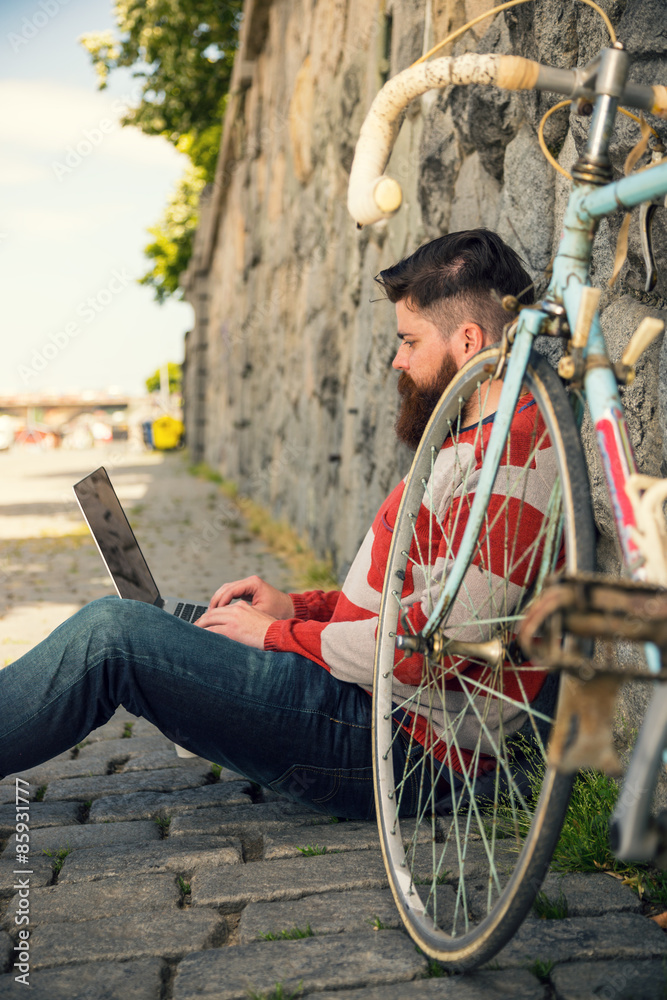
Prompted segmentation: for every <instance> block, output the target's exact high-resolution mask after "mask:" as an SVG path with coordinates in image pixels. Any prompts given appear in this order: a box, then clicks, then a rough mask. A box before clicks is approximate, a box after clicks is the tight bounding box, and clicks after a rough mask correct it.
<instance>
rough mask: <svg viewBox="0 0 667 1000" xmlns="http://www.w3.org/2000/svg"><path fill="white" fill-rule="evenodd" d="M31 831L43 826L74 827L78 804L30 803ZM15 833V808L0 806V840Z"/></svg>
mask: <svg viewBox="0 0 667 1000" xmlns="http://www.w3.org/2000/svg"><path fill="white" fill-rule="evenodd" d="M28 811H29V813H30V820H29V821H28V825H29V827H30V829H31V830H38V829H39V828H40V827H44V826H76V825H77V824H78V822H79V803H78V802H49V803H46V802H31V803H30V808H29V810H28ZM15 831H16V808H15V806H14V803H12V804H11V805H4V806H0V839H2V838H5V837H11V835H12V834H13V833H14V832H15Z"/></svg>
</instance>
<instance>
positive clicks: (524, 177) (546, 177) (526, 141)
mask: <svg viewBox="0 0 667 1000" xmlns="http://www.w3.org/2000/svg"><path fill="white" fill-rule="evenodd" d="M553 173H554V172H553V169H552V168H551V166H549V164H548V163H547V161H546V160H545V159H544V156H543V155H542V151H541V149H540V147H539V144H538V142H537V137H536V136H535V133H534V131H533V129H532V128H531V127H530V126H529V125H523V126H522V128H521V129H520V130H519V132H518V134H517V136H516V138H514V139H512V141H511V142H510V143H509V145H508V146H507V149H506V150H505V183H504V185H503V188H502V191H501V194H500V200H499V204H498V221H497V223H496V228H497V231H498V233H499V234H500V236H502V237H503V239H504V240H506V241H507V243H509V245H510V246H511V247H513V248H514V249H515V250H516V251H517V253H519V254H520V255H521V257H522V258H523V259H524V261H525V262H526V264H527V267H528V271H529V272H531V274H532V275H533V276H534V275H536V274H539V273H541V272H542V271H543V270H544V268H545V267H546V266H547V264H548V263H549V260H550V258H551V239H552V231H553V207H554V190H555V188H554V177H553Z"/></svg>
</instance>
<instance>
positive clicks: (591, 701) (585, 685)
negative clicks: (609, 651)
mask: <svg viewBox="0 0 667 1000" xmlns="http://www.w3.org/2000/svg"><path fill="white" fill-rule="evenodd" d="M623 680H624V678H623V676H622V675H619V674H610V673H597V674H595V676H594V677H593V678H592V679H591V680H585V681H584V680H580V679H579V678H578V677H573V676H572V675H570V674H564V675H563V677H562V678H561V694H560V701H559V703H558V712H557V715H556V722H555V725H554V730H553V733H552V736H551V742H550V744H549V756H548V761H549V764H550V765H551V766H552V767H555V768H556V770H557V771H561V772H564V773H567V774H571V773H573V772H575V771H579V770H580V769H581V768H582V767H590V768H595V769H596V770H598V771H604V772H605V774H609V775H611V776H613V777H615V776H617V775H620V774H621V773H622V767H621V761H620V759H619V757H618V754H617V753H616V751H615V750H614V746H613V733H612V727H613V721H614V707H615V704H616V695H617V694H618V689H619V687H620V686H621V684H622V683H623Z"/></svg>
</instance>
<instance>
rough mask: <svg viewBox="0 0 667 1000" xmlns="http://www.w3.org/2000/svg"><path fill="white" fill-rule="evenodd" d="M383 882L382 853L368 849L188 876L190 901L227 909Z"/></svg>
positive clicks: (195, 904)
mask: <svg viewBox="0 0 667 1000" xmlns="http://www.w3.org/2000/svg"><path fill="white" fill-rule="evenodd" d="M386 885H387V876H386V873H385V870H384V864H383V863H382V858H380V857H378V856H377V855H376V854H374V853H373V852H371V851H358V852H355V853H349V854H324V855H321V856H319V857H312V858H285V860H284V861H279V862H278V861H256V862H254V863H252V864H246V865H235V866H233V867H229V868H216V869H214V870H212V871H206V870H204V871H200V872H197V873H196V874H195V875H194V877H193V879H192V905H193V907H201V906H216V907H220V908H221V910H222V911H223V912H225V911H226V912H231V911H234V910H240V909H241V908H242V907H243V906H245V905H246V904H247V903H251V902H260V901H269V900H274V899H299V898H300V897H302V896H309V895H312V894H314V893H320V892H331V891H332V890H336V891H338V892H340V891H342V890H344V889H377V888H384V886H386Z"/></svg>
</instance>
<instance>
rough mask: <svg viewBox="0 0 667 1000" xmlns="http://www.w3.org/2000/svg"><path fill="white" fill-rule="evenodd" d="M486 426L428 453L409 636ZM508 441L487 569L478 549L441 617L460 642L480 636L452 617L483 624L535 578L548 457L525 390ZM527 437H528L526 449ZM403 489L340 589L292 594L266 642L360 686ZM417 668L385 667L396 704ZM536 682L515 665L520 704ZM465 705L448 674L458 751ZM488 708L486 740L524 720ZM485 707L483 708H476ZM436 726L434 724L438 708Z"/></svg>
mask: <svg viewBox="0 0 667 1000" xmlns="http://www.w3.org/2000/svg"><path fill="white" fill-rule="evenodd" d="M536 421H537V423H536ZM492 426H493V417H488V418H487V419H486V420H485V421H484V422H483V425H482V433H481V434H479V431H478V426H477V425H475V427H473V428H470V429H469V430H464V431H462V432H460V433H459V435H458V446H457V448H454V447H452V443H451V441H450V440H449V439H448V440H447V441H446V442H445V444H444V446H443V448H442V450H441V452H440V454H439V456H438V458H437V460H436V463H435V466H434V470H433V474H432V476H431V480H430V482H429V487H428V490H427V495H430V497H432V507H433V509H434V510H435V512H436V513H437V519H436V518H432V517H431V515H430V514H429V512H428V511H427V509H426V508H425V507H424V506H423V505H422V507H421V509H420V513H419V517H418V519H417V522H416V536H417V537H416V539H415V540H413V542H412V548H411V551H410V556H411V558H410V559H409V560H408V565H407V569H406V577H405V584H404V587H403V593H402V596H401V602H402V604H403V607H404V608H405V609H406V611H407V617H408V620H409V622H410V624H411V626H412V628H414V630H415V631H420V630H421V629H422V628H423V626H424V625H425V623H426V621H427V618H428V615H429V614H430V610H431V609H432V607H433V603H434V599H437V595H438V592H439V590H440V587H441V583H442V580H443V578H444V577H445V576H446V574H447V572H448V570H449V568H450V567H451V565H452V563H453V555H454V554H455V553H456V551H457V548H458V545H459V542H460V539H461V537H462V535H463V531H464V529H465V525H466V522H467V516H468V509H469V503H470V501H471V499H472V495H473V494H474V492H475V486H476V482H477V480H478V479H479V473H480V470H481V465H482V456H483V454H484V452H485V450H486V446H487V444H488V439H489V436H490V433H491V428H492ZM509 441H510V448H509V449H505V454H504V456H503V459H502V462H501V468H500V469H499V472H498V475H497V477H496V482H495V484H494V492H493V494H492V495H491V497H490V500H489V506H488V515H489V516H488V519H487V524H488V525H490V530H489V531H488V538H487V544H485V545H484V547H483V553H484V554H483V558H484V560H485V561H486V566H485V569H486V570H487V572H484V573H482V572H480V566H479V563H480V556H479V555H478V556H477V557H475V558H474V559H473V563H472V564H471V566H470V568H469V569H468V572H467V574H466V576H465V577H464V584H463V586H462V587H461V589H460V595H461V596H460V597H459V598H458V599H457V602H456V604H455V605H454V607H453V609H452V612H451V614H450V617H449V619H448V623H447V629H446V632H447V634H448V635H449V636H451V637H455V638H457V639H460V640H467V641H482V640H484V639H487V638H488V631H485V629H484V627H483V626H481V625H479V624H473V625H472V626H471V625H467V626H466V627H465V628H463V627H461V623H462V622H469V621H470V618H471V615H470V614H469V610H470V609H471V608H473V609H474V610H475V612H476V615H475V616H476V617H477V618H480V619H488V618H492V617H495V616H498V614H499V611H498V603H499V602H501V603H502V614H503V615H507V614H511V612H512V610H513V608H514V606H515V604H516V601H517V600H518V598H519V596H520V594H521V592H522V590H523V588H524V587H525V586H526V585H529V584H530V583H531V582H532V581H531V575H532V576H534V575H535V573H536V572H537V566H538V564H539V559H537V558H535V557H534V552H535V548H536V545H535V541H536V538H538V537H539V532H540V527H541V525H542V520H543V515H544V513H545V512H546V510H547V508H548V503H549V499H550V496H551V493H552V490H553V486H554V482H555V477H556V462H555V456H554V454H553V448H552V446H551V442H550V440H549V437H548V435H547V434H546V429H545V427H544V424H543V421H542V419H541V417H539V415H538V413H537V410H536V407H535V403H534V400H533V399H532V396H523V397H522V398H521V399H520V400H519V401H518V403H517V407H516V412H515V416H514V418H513V421H512V427H511V433H510V438H509ZM536 442H539V447H538V448H537V449H536ZM508 451H509V452H510V453H509V454H508ZM533 451H535V454H534V457H533V458H532V460H531V461H530V462H529V463H528V464H529V468H528V472H527V473H526V472H525V469H524V466H525V463H526V461H527V459H528V458H529V457H530V456H531V454H532V452H533ZM464 482H465V484H466V485H465V496H464V499H463V502H462V501H461V493H462V492H463V491H462V489H461V487H462V483H464ZM404 486H405V481H404V480H403V481H401V482H400V483H399V484H398V486H396V488H395V489H394V490H393V491H392V492H391V493H390V494H389V496H388V497H387V499H386V500H385V501H384V503H383V504H382V506H381V507H380V509H379V511H378V513H377V515H376V517H375V520H374V521H373V524H372V526H371V528H370V530H369V532H368V534H367V535H366V538H365V539H364V542H363V544H362V546H361V548H360V549H359V552H358V553H357V555H356V557H355V559H354V562H353V563H352V566H351V567H350V570H349V573H348V575H347V577H346V579H345V583H344V584H343V588H342V590H341V591H331V592H328V593H325V592H323V591H309V592H307V593H303V594H292V595H291V596H292V600H293V602H294V611H295V617H294V618H292V619H289V620H287V621H275V622H272V623H271V625H270V626H269V629H268V631H267V633H266V638H265V641H264V646H265V648H266V649H271V650H285V651H291V652H296V653H301V654H302V655H303V656H306V657H308V658H309V659H311V660H314V661H315V662H316V663H319V664H320V665H321V666H322V667H324V668H325V669H326V670H329V671H330V672H331V673H332V674H333V675H334V676H335V677H337V678H339V679H340V680H342V681H348V682H350V683H355V684H359V685H361V686H362V687H363V688H364V689H366V690H367V691H369V692H370V691H371V689H372V683H373V681H372V675H373V660H374V651H375V637H376V630H377V625H378V615H379V610H380V598H381V592H382V585H383V582H384V575H385V567H386V563H387V558H388V553H389V546H390V542H391V534H392V530H393V525H394V523H395V520H396V514H397V511H398V506H399V503H400V500H401V496H402V494H403V489H404ZM499 511H500V512H501V516H498V517H496V518H495V523H494V515H495V514H497V513H498V512H499ZM519 519H520V522H519V523H520V531H518V532H517V534H518V540H517V542H516V543H514V544H515V546H516V547H515V549H514V553H513V557H512V567H511V569H512V572H511V573H510V574H509V575H508V572H507V551H506V550H507V546H506V544H505V540H506V538H507V537H508V534H509V535H510V536H511V537H512V538H514V536H515V531H514V526H515V525H516V523H517V520H519ZM508 522H509V523H510V524H512V530H511V531H510V532H508V529H507V523H508ZM418 546H419V552H418ZM480 548H481V547H480ZM424 562H426V563H428V567H429V568H428V569H427V571H426V573H425V572H424V570H423V569H422V568H421V566H420V564H423V563H424ZM489 570H490V572H491V574H492V579H493V581H494V583H493V591H494V592H493V594H492V595H491V594H490V588H489V582H488V581H489V572H488V571H489ZM526 578H527V579H526ZM429 589H430V593H429ZM492 605H495V608H494V607H492ZM398 655H399V654H397V659H398ZM484 669H485V668H483V667H480V666H479V665H473V664H468V663H466V662H465V661H462V662H458V663H457V664H456V668H455V672H456V673H459V674H464V675H465V676H466V677H468V678H470V679H471V680H473V679H476V678H479V677H480V676H481V675H482V673H483V672H484ZM421 672H422V658H421V656H416V655H413V656H411V657H407V658H403V659H401V661H400V663H397V667H396V671H395V674H394V696H395V701H396V702H404V700H405V699H406V698H407V697H408V696H409V695H410V694H411V693H414V690H415V687H416V686H417V685H418V684H419V683H420V680H421ZM543 680H544V675H543V674H541V673H538V672H535V671H531V672H526V673H525V674H524V675H523V676H522V679H521V681H520V682H519V683H521V684H523V688H524V689H525V696H527V697H528V699H529V700H532V699H533V698H534V697H535V695H536V694H537V692H538V691H539V688H540V687H541V685H542V683H543ZM504 683H505V688H504V690H505V694H507V695H509V696H510V697H515V696H516V697H517V699H518V701H522V700H524V693H523V691H520V690H519V689H518V687H517V680H516V678H515V676H514V675H512V674H511V673H509V672H508V673H507V674H506V680H505V682H504ZM469 702H470V697H469V695H466V694H464V693H463V691H462V690H461V687H460V685H459V684H458V683H457V680H456V677H455V676H453V677H451V678H450V679H448V681H447V712H448V714H451V713H454V714H458V713H460V712H461V711H462V710H463V711H464V712H465V713H466V715H467V716H468V718H467V719H464V721H463V723H462V724H459V725H458V726H457V734H458V742H459V745H460V746H461V747H466V746H468V747H473V746H474V745H475V744H476V742H477V739H478V735H479V722H478V721H477V719H476V717H475V713H474V711H473V710H472V709H471V707H470V705H469ZM496 705H497V710H496V715H495V718H494V717H492V715H490V716H488V717H487V720H486V723H487V726H488V729H489V732H490V734H491V735H493V734H494V733H495V732H496V731H497V730H498V728H499V726H500V723H501V721H502V723H503V728H504V731H505V732H506V733H508V732H512V731H515V730H516V729H518V728H519V727H520V725H521V724H522V723H523V721H524V719H525V714H524V713H522V712H521V710H520V707H519V706H518V705H517V706H513V705H512V704H509V703H508V702H507V701H505V700H498V699H496ZM486 711H487V713H488V705H487V709H486ZM501 713H502V719H501ZM438 721H439V720H438V718H437V715H436V717H435V719H434V722H435V725H436V729H439V728H440V727H439V726H438ZM440 721H441V722H443V723H444V715H443V713H441V719H440ZM416 736H417V738H418V739H420V741H421V742H423V741H424V738H425V734H424V732H423V730H422V728H421V727H420V726H418V727H417V732H416ZM486 742H487V743H488V745H487V746H486V747H484V746H483V748H482V749H483V750H486V752H487V753H492V752H493V747H492V743H491V742H489V741H486Z"/></svg>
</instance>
